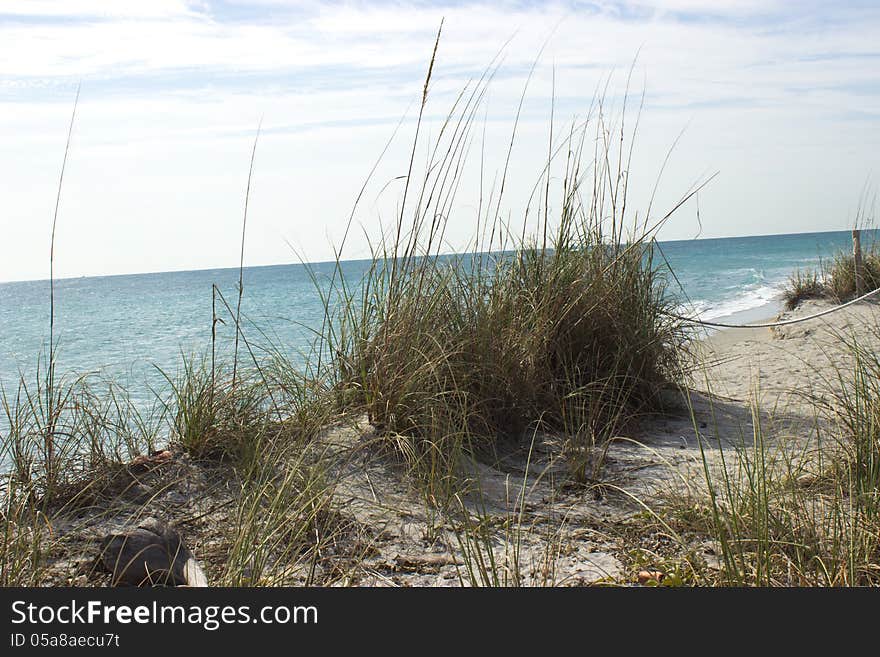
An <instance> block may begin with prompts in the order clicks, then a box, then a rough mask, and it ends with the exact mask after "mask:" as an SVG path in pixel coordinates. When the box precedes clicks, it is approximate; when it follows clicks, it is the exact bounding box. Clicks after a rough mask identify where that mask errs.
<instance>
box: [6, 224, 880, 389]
mask: <svg viewBox="0 0 880 657" xmlns="http://www.w3.org/2000/svg"><path fill="white" fill-rule="evenodd" d="M870 239H873V237H872V238H870ZM863 241H865V238H864V237H863ZM868 241H870V240H868ZM660 247H661V248H660V250H661V252H662V255H663V256H664V257H665V259H666V260H667V261H668V263H669V265H670V267H671V268H672V270H673V272H674V274H675V276H674V278H673V277H670V285H671V286H670V292H671V293H674V294H676V295H677V297H678V298H679V300H680V302H681V304H682V310H683V311H684V312H685V313H688V314H693V315H697V316H699V317H701V318H702V319H714V320H721V319H726V320H739V321H752V320H754V319H758V318H761V317H768V316H771V315H773V314H774V313H775V312H777V311H778V310H779V309H780V307H781V302H780V291H781V289H782V286H783V284H784V283H785V281H786V280H787V278H788V276H789V275H790V274H791V273H792V272H793V271H794V270H795V269H797V268H807V267H816V266H817V265H818V264H819V262H820V261H821V259H823V258H827V257H829V256H830V255H832V254H833V253H835V252H836V251H839V250H841V249H844V250H848V249H850V248H851V236H850V232H849V231H839V232H823V233H803V234H792V235H771V236H759V237H732V238H720V239H697V240H683V241H668V242H661V243H660ZM658 255H659V254H658ZM368 266H369V263H368V262H367V261H348V262H345V263H343V267H342V273H343V275H344V276H345V277H346V279H347V280H349V281H357V280H359V279H360V277H361V276H362V275H363V274H364V273H365V272H366V270H367V268H368ZM310 267H311V268H312V271H313V272H314V274H315V275H316V276H317V278H318V280H319V281H325V282H326V280H327V279H328V277H329V276H331V275H332V273H333V269H334V265H333V263H319V264H314V265H310ZM238 273H239V272H238V270H237V269H213V270H202V271H183V272H167V273H153V274H136V275H123V276H101V277H88V278H75V279H64V280H58V281H56V283H55V299H56V301H55V303H56V305H55V309H56V319H55V337H56V344H57V361H56V362H57V365H56V371H57V372H58V373H68V374H72V373H75V374H77V375H79V374H86V373H93V374H94V375H96V376H100V377H105V378H108V379H112V380H114V381H116V382H118V383H120V384H122V385H123V386H124V387H126V388H127V389H128V390H129V393H130V394H131V396H132V398H133V399H134V400H135V401H136V402H138V403H143V404H148V403H150V402H151V401H152V400H154V399H155V395H154V392H153V391H161V390H163V389H165V388H166V386H167V382H166V381H165V378H164V376H163V374H162V371H164V372H166V373H168V374H169V375H170V376H174V375H175V373H176V372H177V370H178V367H179V365H180V363H181V356H182V355H184V354H186V355H191V354H195V353H206V351H207V350H208V349H209V345H210V337H211V318H212V285H213V284H216V285H217V287H218V288H219V289H220V290H222V292H223V294H224V296H225V298H226V299H227V301H228V303H229V304H230V305H231V306H234V304H235V301H236V297H237V283H238ZM217 303H218V305H217V308H218V314H221V315H226V313H225V312H223V308H222V305H221V303H220V302H219V301H218V302H217ZM242 314H243V317H245V319H246V323H245V330H246V331H247V335H248V339H249V341H253V342H254V343H255V345H256V348H257V349H258V350H259V349H261V348H262V347H266V346H267V345H270V344H271V345H273V348H275V349H279V350H281V351H282V352H283V353H284V355H285V356H286V357H287V358H288V359H290V360H292V361H293V362H302V358H303V355H302V354H304V353H305V352H307V351H308V349H309V346H310V344H311V342H312V339H313V337H314V335H315V333H314V331H315V330H319V329H320V327H321V321H322V318H323V306H322V303H321V299H320V295H319V294H317V292H316V288H315V283H314V281H313V279H312V278H311V276H310V275H309V273H308V270H307V268H306V267H305V266H304V265H302V264H291V265H277V266H267V267H248V268H246V269H245V270H244V299H243V302H242ZM48 327H49V282H48V281H29V282H12V283H0V386H2V387H3V388H4V389H5V390H6V391H7V393H10V392H13V391H14V390H15V387H16V386H17V383H18V380H19V377H20V375H22V374H23V375H24V376H25V378H26V380H28V381H30V382H33V381H34V380H35V378H34V372H35V370H36V367H37V358H38V355H39V354H40V353H41V352H42V353H45V350H46V347H47V344H48V332H49V328H48ZM218 334H219V336H218V337H219V340H218V343H219V344H222V345H229V344H231V342H232V341H231V338H232V337H233V331H232V330H231V326H230V324H229V323H227V324H225V325H222V324H221V325H218ZM242 349H243V347H242Z"/></svg>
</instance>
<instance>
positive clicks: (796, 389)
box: [51, 301, 880, 586]
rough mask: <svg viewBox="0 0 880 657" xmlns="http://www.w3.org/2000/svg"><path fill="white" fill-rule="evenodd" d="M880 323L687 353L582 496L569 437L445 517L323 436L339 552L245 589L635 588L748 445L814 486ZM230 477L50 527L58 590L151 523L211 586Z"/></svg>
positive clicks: (848, 314) (474, 479)
mask: <svg viewBox="0 0 880 657" xmlns="http://www.w3.org/2000/svg"><path fill="white" fill-rule="evenodd" d="M828 307H830V304H829V303H828V302H824V301H822V302H819V301H810V302H806V303H804V304H803V305H802V306H801V307H800V308H798V309H797V310H796V311H793V312H787V313H783V314H782V315H781V317H780V318H781V319H790V318H794V317H802V316H805V315H808V314H812V313H815V312H819V311H821V310H823V309H825V308H828ZM878 320H880V306H877V305H875V304H871V303H860V304H857V305H855V306H853V307H850V308H847V309H845V310H842V311H840V312H837V313H834V314H831V315H828V316H825V317H823V318H820V319H816V320H811V321H809V322H805V323H801V324H796V325H793V326H789V327H784V328H780V329H772V330H771V329H739V330H725V331H721V332H718V333H716V334H714V335H712V336H711V337H709V338H708V339H705V340H702V341H698V342H696V343H694V344H693V345H692V348H693V353H694V363H695V367H694V369H693V371H692V372H691V375H690V386H689V391H686V392H682V391H669V410H668V412H666V413H664V414H663V415H662V416H656V417H646V418H642V419H641V420H640V421H639V423H638V426H636V427H634V428H633V430H632V431H631V432H628V433H627V434H626V435H621V436H618V437H617V438H616V439H614V440H613V441H612V442H611V444H610V446H609V448H608V451H607V453H606V454H604V462H603V463H604V468H603V470H602V474H601V477H599V478H598V479H597V480H595V481H593V482H588V484H587V485H578V486H574V485H571V483H570V481H569V477H568V475H569V471H568V470H567V468H568V467H569V466H568V465H567V463H568V462H567V461H566V459H564V458H562V457H561V456H560V455H561V454H562V453H564V450H565V439H564V437H561V436H558V435H551V434H541V433H538V434H535V436H534V441H533V444H532V445H530V446H528V447H520V448H517V449H510V450H507V451H501V450H499V453H498V455H497V459H495V461H494V462H492V463H487V462H485V460H484V461H481V462H479V463H469V464H463V469H464V471H466V472H469V473H470V476H469V481H470V485H469V486H468V487H467V489H466V490H464V491H463V492H462V493H460V494H458V495H456V496H455V498H454V504H455V507H454V508H446V509H441V508H438V507H437V506H436V505H435V502H436V501H435V500H431V499H427V498H426V497H425V495H424V491H421V490H419V489H418V488H417V487H415V486H413V485H412V482H411V481H410V480H409V479H408V477H407V476H406V473H405V470H404V468H403V467H402V465H401V463H400V462H399V459H397V458H395V457H394V455H393V454H390V453H388V452H386V451H383V450H376V449H375V439H376V432H375V429H374V428H373V427H371V426H370V425H369V424H368V423H367V421H366V418H354V419H353V420H351V421H348V422H345V423H342V424H340V425H338V426H336V427H332V428H330V429H328V430H327V431H325V432H324V433H323V435H322V437H321V439H320V441H318V442H319V444H320V446H321V449H322V450H324V451H323V456H324V457H327V456H328V454H329V455H330V456H331V460H332V461H333V463H334V465H333V466H332V468H331V470H332V476H333V478H334V480H335V481H336V484H335V486H334V487H333V492H332V495H333V502H332V504H331V507H332V509H333V512H332V514H330V516H328V517H326V518H324V519H323V520H322V522H326V523H331V524H333V526H334V527H337V528H338V531H335V532H334V533H333V535H334V537H335V538H334V541H333V542H332V543H331V544H328V545H327V546H325V547H324V549H323V551H322V552H321V558H320V559H319V560H318V562H316V563H311V564H303V565H302V566H301V567H299V568H295V569H288V570H284V571H281V572H274V573H272V575H271V576H269V577H266V576H263V577H262V578H261V579H260V580H259V581H257V582H255V583H257V584H260V585H269V584H289V585H300V584H308V583H318V584H333V585H362V586H385V585H389V586H458V585H462V584H464V585H469V584H508V585H509V584H523V585H546V584H557V585H588V584H597V583H618V584H620V583H631V582H634V581H637V579H638V577H639V573H641V574H642V577H643V576H644V572H646V571H644V568H645V567H648V566H651V567H657V563H658V560H659V559H660V558H661V557H660V556H656V558H654V559H653V560H650V561H651V563H647V562H645V558H644V556H642V557H634V556H633V555H646V554H650V555H663V554H666V552H667V551H668V550H669V549H671V548H669V546H668V542H669V538H668V531H667V529H668V528H664V527H663V526H662V525H660V526H658V524H657V522H655V520H656V518H657V517H659V516H656V514H655V510H660V509H661V508H663V506H664V504H665V503H666V502H668V501H669V500H671V499H674V501H675V504H676V505H677V508H680V507H681V505H682V503H683V501H686V500H693V504H694V505H695V506H700V505H701V504H702V502H700V500H702V499H703V496H704V495H705V490H704V489H705V482H706V474H705V473H706V470H707V468H708V469H709V470H717V469H718V468H720V467H721V466H722V464H726V466H727V467H728V468H730V467H732V464H733V463H735V462H736V458H737V456H736V454H737V450H743V449H745V450H748V449H749V447H751V446H753V445H754V440H755V437H756V436H757V435H759V434H760V435H761V440H762V441H763V445H764V448H765V451H766V453H767V454H779V453H783V452H784V451H785V450H788V449H789V448H791V447H792V446H796V447H797V453H798V454H800V455H801V457H802V463H801V465H799V466H798V467H799V468H801V469H802V471H803V472H804V473H807V474H809V473H810V472H811V471H812V470H811V467H812V466H811V461H810V454H812V453H813V451H814V449H815V447H816V445H815V444H814V442H815V430H816V426H817V424H827V418H825V417H823V416H821V415H820V414H819V413H818V411H817V405H816V400H817V399H822V398H824V397H826V396H827V395H828V394H829V391H831V390H833V389H834V387H835V386H837V385H839V382H838V380H837V377H838V372H845V371H847V368H849V367H851V365H852V363H851V360H850V359H851V356H850V355H849V353H848V352H847V351H846V349H845V348H844V347H843V343H842V340H843V339H844V338H846V336H851V335H857V336H858V338H859V339H860V340H861V342H862V344H863V345H877V346H878V347H880V339H878V335H877V333H876V332H872V330H871V329H872V328H873V327H876V326H877V324H878ZM756 418H758V419H759V422H760V427H761V431H760V432H756V429H755V427H756V424H755V419H756ZM786 453H791V452H790V451H788V452H786ZM593 458H598V456H597V455H594V456H593ZM724 459H726V460H724ZM789 463H790V461H789ZM800 471H801V470H799V472H800ZM227 475H228V473H225V471H224V470H223V467H222V466H216V465H214V466H207V465H205V464H202V463H197V462H194V461H192V460H191V459H189V457H187V456H186V455H184V454H182V453H174V454H173V455H172V456H170V457H169V456H168V455H167V454H165V455H163V457H162V458H161V459H158V458H157V459H153V460H150V459H149V458H148V459H145V460H143V461H142V462H141V463H139V464H138V465H137V467H129V468H128V469H127V470H125V471H123V472H122V473H120V475H119V480H118V481H116V482H115V483H114V484H113V485H112V486H109V487H108V488H107V490H108V491H109V493H108V495H105V496H104V497H103V498H102V499H101V502H100V506H101V507H102V509H101V512H100V513H91V514H89V513H86V514H83V513H76V514H73V515H70V516H69V517H68V518H67V519H66V520H56V526H55V527H54V528H53V529H54V530H55V531H56V532H57V533H58V534H59V535H60V536H62V537H63V538H62V540H61V541H60V542H59V543H58V545H57V546H56V549H55V553H54V554H53V557H54V560H53V562H52V565H51V572H52V578H53V580H54V581H55V582H57V583H59V584H72V585H96V584H106V583H108V575H106V574H102V573H101V572H100V569H99V568H96V567H95V553H96V549H97V548H96V546H97V544H98V542H99V541H100V539H101V537H102V536H105V535H106V534H108V533H111V532H113V531H118V530H120V529H121V528H123V527H125V526H130V525H131V524H133V523H136V522H137V521H138V520H139V519H142V518H144V517H147V516H150V515H156V516H162V517H164V518H166V519H169V520H170V521H171V522H173V523H174V524H175V526H177V527H178V528H180V529H181V531H182V532H183V533H184V535H185V537H186V540H187V542H188V544H189V546H190V547H191V549H192V551H193V553H194V554H195V556H196V558H197V559H198V560H199V561H200V562H201V563H202V564H203V566H204V568H205V571H206V573H207V576H208V579H209V581H210V580H211V579H212V577H216V576H217V575H218V574H219V571H220V569H221V567H222V564H223V560H224V558H225V550H226V547H225V543H224V537H223V536H222V533H221V534H218V527H224V526H230V525H232V524H234V523H235V522H237V520H236V518H235V517H233V516H231V515H230V514H231V511H230V510H229V507H230V505H231V504H232V501H233V500H234V498H235V492H234V491H233V490H230V488H229V486H228V485H218V482H223V481H224V477H226V476H227ZM686 504H687V503H685V506H686ZM476 528H480V529H479V531H476ZM681 541H682V542H683V543H685V544H687V545H688V549H689V550H691V551H692V552H693V554H696V555H698V557H697V558H698V560H701V561H700V563H701V564H702V567H704V568H705V569H707V570H706V572H713V569H716V570H717V569H718V568H719V567H720V565H719V563H718V557H717V554H718V548H717V546H716V545H714V544H713V543H712V542H711V541H709V540H708V539H707V537H706V536H704V535H700V534H699V533H695V534H694V535H693V536H692V537H690V538H681ZM676 549H679V550H680V549H681V546H680V545H679V546H677V547H676ZM490 562H494V563H495V566H493V568H492V569H491V572H492V575H489V573H488V569H485V570H481V568H479V567H475V566H474V564H475V563H476V564H484V566H483V568H485V564H487V563H490ZM646 564H647V565H646ZM652 564H653V566H652ZM651 572H653V571H651ZM499 573H501V575H499ZM499 577H501V579H498V578H499ZM493 578H495V579H494V580H493Z"/></svg>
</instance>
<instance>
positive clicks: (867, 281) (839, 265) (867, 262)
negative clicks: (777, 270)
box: [782, 244, 880, 310]
mask: <svg viewBox="0 0 880 657" xmlns="http://www.w3.org/2000/svg"><path fill="white" fill-rule="evenodd" d="M862 276H863V282H862V286H863V289H862V293H863V294H864V293H865V292H870V291H871V290H876V289H877V288H880V247H878V245H877V244H872V245H871V247H870V248H868V249H865V250H863V252H862ZM856 296H857V294H856V265H855V258H853V255H852V253H847V252H844V251H840V252H838V253H836V254H835V255H834V256H833V257H832V258H831V259H830V260H829V261H827V262H824V263H822V265H821V267H820V268H819V270H818V271H817V270H807V271H801V270H798V271H797V272H795V273H794V274H793V275H792V276H791V277H790V278H789V279H788V284H787V285H786V286H785V289H784V290H783V293H782V298H783V300H784V301H785V309H786V310H794V309H795V308H797V307H798V306H799V305H800V304H801V302H802V301H805V300H806V299H830V300H832V301H834V302H836V303H845V302H847V301H850V300H852V299H854V298H856Z"/></svg>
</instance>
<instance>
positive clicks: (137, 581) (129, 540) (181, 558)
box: [101, 518, 208, 586]
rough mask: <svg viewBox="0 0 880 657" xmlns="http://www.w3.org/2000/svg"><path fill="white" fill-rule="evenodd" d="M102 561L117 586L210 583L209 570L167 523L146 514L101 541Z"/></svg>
mask: <svg viewBox="0 0 880 657" xmlns="http://www.w3.org/2000/svg"><path fill="white" fill-rule="evenodd" d="M101 563H102V564H103V566H104V567H105V568H106V569H107V570H108V571H109V572H110V573H111V574H112V575H113V579H112V584H113V585H114V586H120V585H123V586H125V585H128V586H207V585H208V582H207V579H206V578H205V573H204V572H203V571H202V569H201V567H200V566H199V564H198V562H197V561H196V560H195V558H194V557H193V555H192V553H191V552H190V551H189V548H187V547H186V545H185V544H184V543H183V539H181V537H180V534H179V533H177V531H175V530H174V529H173V528H171V527H170V526H169V525H168V524H167V523H165V522H163V521H161V520H158V519H156V518H146V519H145V520H144V521H143V522H141V523H140V525H138V526H137V527H136V528H134V529H131V530H128V531H125V532H123V533H120V534H111V535H109V536H107V537H106V538H104V540H103V541H102V543H101Z"/></svg>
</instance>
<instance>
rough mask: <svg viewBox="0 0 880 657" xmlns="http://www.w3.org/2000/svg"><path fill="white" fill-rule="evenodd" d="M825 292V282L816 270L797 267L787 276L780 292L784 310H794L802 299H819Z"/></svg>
mask: <svg viewBox="0 0 880 657" xmlns="http://www.w3.org/2000/svg"><path fill="white" fill-rule="evenodd" d="M825 294H826V290H825V284H824V283H823V281H822V280H821V278H820V277H819V274H818V273H817V272H815V271H801V270H800V269H798V270H797V271H796V272H795V273H794V274H793V275H792V276H790V277H789V279H788V283H787V284H786V286H785V289H784V290H783V292H782V299H783V301H784V302H785V309H786V310H794V309H795V308H797V307H798V306H799V305H801V302H802V301H806V300H807V299H821V298H823V297H824V296H825Z"/></svg>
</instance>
